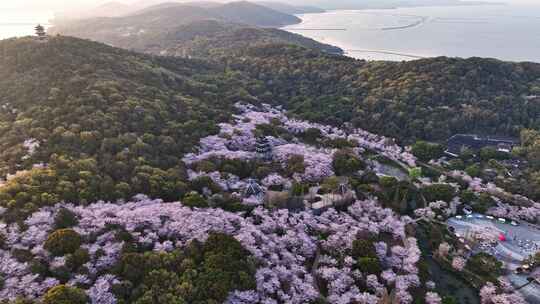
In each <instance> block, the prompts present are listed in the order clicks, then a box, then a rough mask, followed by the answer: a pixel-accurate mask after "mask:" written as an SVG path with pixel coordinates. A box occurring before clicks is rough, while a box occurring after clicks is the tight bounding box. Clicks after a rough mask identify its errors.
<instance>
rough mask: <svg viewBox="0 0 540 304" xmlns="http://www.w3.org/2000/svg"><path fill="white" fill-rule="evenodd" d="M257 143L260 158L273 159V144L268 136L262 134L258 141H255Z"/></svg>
mask: <svg viewBox="0 0 540 304" xmlns="http://www.w3.org/2000/svg"><path fill="white" fill-rule="evenodd" d="M255 145H256V147H255V151H256V152H257V155H258V156H259V158H260V159H262V160H264V161H271V160H272V144H271V143H270V141H269V140H268V138H267V137H266V136H261V137H259V138H257V142H256V143H255Z"/></svg>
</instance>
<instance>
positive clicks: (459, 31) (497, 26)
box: [284, 5, 540, 62]
mask: <svg viewBox="0 0 540 304" xmlns="http://www.w3.org/2000/svg"><path fill="white" fill-rule="evenodd" d="M300 18H302V20H303V22H302V23H301V24H297V25H292V26H288V27H285V28H284V29H286V30H288V31H291V32H294V33H298V34H301V35H304V36H308V37H310V38H314V39H316V40H318V41H321V42H325V43H329V44H334V45H337V46H340V47H341V48H343V49H345V50H346V51H347V55H349V56H352V57H356V58H362V59H370V60H410V59H415V58H418V57H432V56H452V57H473V56H479V57H494V58H498V59H503V60H510V61H536V62H540V6H537V7H524V6H512V5H493V6H456V7H418V8H399V9H388V10H362V11H330V12H326V13H322V14H307V15H301V16H300ZM328 28H331V29H344V30H324V29H328ZM313 29H315V30H313Z"/></svg>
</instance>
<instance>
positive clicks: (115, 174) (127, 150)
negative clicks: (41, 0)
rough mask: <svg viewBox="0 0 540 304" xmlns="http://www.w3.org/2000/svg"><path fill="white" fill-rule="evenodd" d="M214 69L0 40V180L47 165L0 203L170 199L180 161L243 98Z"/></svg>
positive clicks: (79, 46) (64, 40) (88, 48)
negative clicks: (139, 197)
mask: <svg viewBox="0 0 540 304" xmlns="http://www.w3.org/2000/svg"><path fill="white" fill-rule="evenodd" d="M223 69H224V68H223V67H220V66H219V65H217V64H208V63H205V62H201V61H194V60H184V59H180V58H169V59H168V58H155V57H149V56H146V55H142V54H137V53H132V52H129V51H125V50H121V49H117V48H112V47H109V46H106V45H103V44H99V43H94V42H90V41H86V40H80V39H76V38H69V37H54V38H50V40H49V41H48V42H46V43H40V42H38V41H36V40H34V39H31V38H24V39H10V40H3V41H0V176H5V175H6V174H8V173H15V172H17V171H21V170H25V169H31V168H32V164H37V163H44V164H47V170H37V171H36V172H35V174H30V175H28V176H25V177H24V180H25V181H24V182H22V181H21V183H22V184H23V185H22V186H20V187H22V188H20V187H19V186H17V188H16V189H13V188H9V187H8V189H7V190H5V189H4V190H5V191H3V192H1V193H0V205H1V206H4V207H7V206H9V207H10V208H11V210H14V212H15V213H16V214H21V213H25V212H29V211H31V210H33V209H34V208H39V207H40V206H44V205H47V204H48V203H49V202H52V201H53V200H57V201H61V200H65V201H73V202H84V201H95V200H96V199H99V198H103V199H114V198H119V197H126V198H128V197H130V196H131V195H133V194H136V193H147V194H151V195H155V196H159V197H163V198H164V199H175V197H176V198H178V196H179V195H181V194H182V191H184V190H182V189H185V183H186V182H187V180H186V179H187V177H186V172H185V170H184V169H183V164H182V162H181V158H182V155H183V154H184V153H186V152H189V151H192V149H193V147H194V146H195V145H196V144H197V143H198V141H199V139H200V138H201V137H203V136H206V135H208V134H210V133H213V132H215V131H216V130H217V126H216V124H217V123H218V122H223V121H226V120H228V119H229V115H230V113H231V109H232V104H233V103H234V102H237V101H240V100H247V101H251V100H252V98H253V97H249V96H250V94H249V93H247V92H248V91H249V90H248V89H247V88H246V90H244V89H242V82H239V83H234V82H232V79H230V78H228V77H226V76H225V75H224V73H223ZM235 81H238V79H236V80H235ZM242 94H244V95H242ZM242 96H245V97H242ZM26 187H28V188H26ZM30 189H33V190H30ZM166 189H168V190H166ZM13 191H14V192H13ZM21 191H22V192H26V193H28V194H29V196H27V197H24V198H23V197H22V196H20V195H19V198H18V199H17V201H16V202H15V201H13V202H12V198H10V197H11V195H13V198H14V197H15V195H17V193H19V192H21ZM34 191H37V192H34ZM32 193H33V194H32ZM152 193H153V194H152ZM32 195H37V196H32ZM15 218H16V216H15Z"/></svg>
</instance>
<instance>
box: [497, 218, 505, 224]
mask: <svg viewBox="0 0 540 304" xmlns="http://www.w3.org/2000/svg"><path fill="white" fill-rule="evenodd" d="M497 220H498V221H499V222H501V223H506V220H505V219H503V218H502V217H500V218H498V219H497Z"/></svg>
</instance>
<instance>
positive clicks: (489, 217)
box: [486, 215, 494, 220]
mask: <svg viewBox="0 0 540 304" xmlns="http://www.w3.org/2000/svg"><path fill="white" fill-rule="evenodd" d="M486 218H487V219H490V220H492V219H494V217H493V216H491V215H488V216H486Z"/></svg>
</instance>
